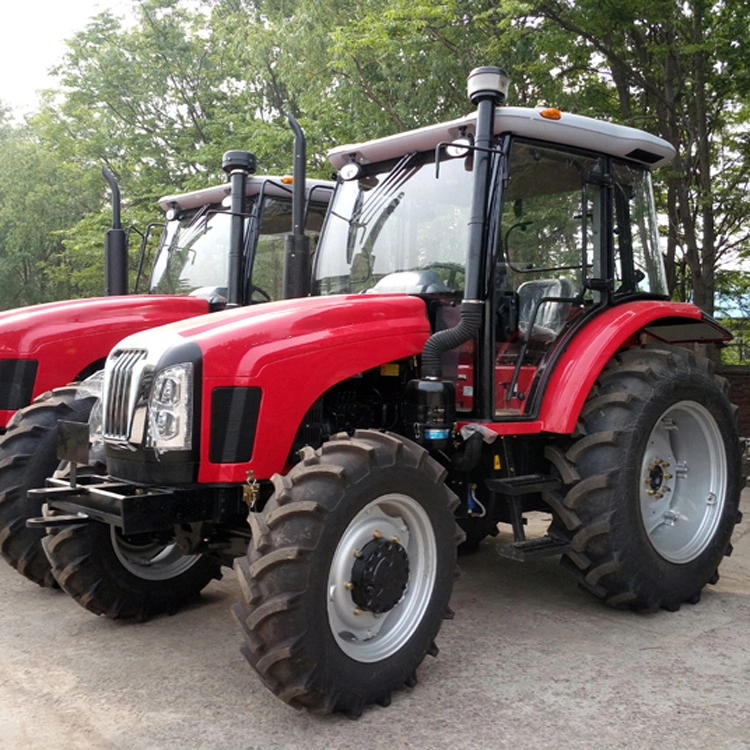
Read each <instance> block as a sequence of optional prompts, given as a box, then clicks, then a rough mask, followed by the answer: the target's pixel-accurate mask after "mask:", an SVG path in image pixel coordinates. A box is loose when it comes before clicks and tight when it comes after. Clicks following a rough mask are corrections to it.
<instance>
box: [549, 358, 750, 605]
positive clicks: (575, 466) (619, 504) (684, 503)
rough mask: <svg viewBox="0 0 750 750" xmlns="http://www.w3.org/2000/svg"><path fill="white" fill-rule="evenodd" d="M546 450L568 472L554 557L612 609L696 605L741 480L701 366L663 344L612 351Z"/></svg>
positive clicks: (720, 391)
mask: <svg viewBox="0 0 750 750" xmlns="http://www.w3.org/2000/svg"><path fill="white" fill-rule="evenodd" d="M577 435H578V437H577V438H576V439H575V440H574V441H573V443H572V445H571V446H570V447H569V448H568V449H567V451H566V452H565V454H564V456H563V453H562V452H557V451H550V452H548V455H549V456H550V458H552V460H553V462H554V463H557V465H558V469H559V472H560V475H561V476H563V477H567V478H568V480H569V485H568V487H567V493H566V494H564V496H561V497H560V498H559V500H558V502H557V509H558V513H557V520H556V521H555V523H554V524H553V530H552V533H553V534H557V535H559V536H564V537H567V539H568V540H569V541H570V544H571V548H572V549H571V551H570V552H569V553H567V556H566V557H564V558H563V563H564V564H566V566H567V567H568V568H569V569H570V570H572V572H573V573H574V574H575V575H576V577H577V578H578V580H579V582H580V583H581V585H582V586H584V587H585V588H586V589H588V590H589V591H591V592H592V593H593V594H595V595H596V596H598V597H599V598H601V599H602V600H603V601H604V602H605V603H606V604H609V605H611V606H614V607H629V608H632V609H637V610H642V611H655V610H657V609H659V608H664V609H667V610H672V611H673V610H676V609H679V607H680V605H681V604H682V603H683V602H691V603H695V602H697V601H698V600H699V599H700V595H701V590H702V589H703V587H704V586H705V585H706V584H707V583H715V582H716V581H717V580H718V567H719V564H720V563H721V560H722V558H723V557H724V555H725V554H728V552H729V551H731V545H730V538H731V535H732V530H733V529H734V525H735V523H736V522H737V521H738V520H739V517H740V516H739V512H738V506H739V498H740V492H741V490H742V486H743V480H742V476H741V475H742V471H741V451H740V442H739V437H738V434H737V428H736V419H735V410H734V408H733V407H732V405H731V404H730V403H729V400H728V398H727V396H726V394H725V389H724V387H723V384H722V383H721V381H718V380H717V379H716V378H714V377H713V374H712V372H711V367H710V365H709V363H708V362H707V361H706V360H704V359H701V358H698V357H696V356H695V355H694V354H693V353H692V352H689V351H687V350H685V349H679V348H676V347H670V346H667V345H659V346H647V347H640V348H633V349H629V350H626V351H623V352H621V353H620V354H618V355H617V356H616V357H615V358H614V359H613V360H612V362H611V363H610V364H609V365H607V367H606V368H605V369H604V371H603V372H602V374H601V376H600V377H599V379H598V381H597V384H596V386H595V387H594V389H593V390H592V392H591V394H590V395H589V397H588V400H587V401H586V404H585V405H584V407H583V410H582V412H581V417H580V421H579V424H578V429H577Z"/></svg>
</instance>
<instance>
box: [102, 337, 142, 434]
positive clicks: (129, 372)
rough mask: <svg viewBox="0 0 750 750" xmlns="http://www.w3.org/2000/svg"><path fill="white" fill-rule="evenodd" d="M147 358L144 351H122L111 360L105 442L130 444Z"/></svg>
mask: <svg viewBox="0 0 750 750" xmlns="http://www.w3.org/2000/svg"><path fill="white" fill-rule="evenodd" d="M145 358H146V351H145V350H144V349H121V350H119V351H115V352H113V353H112V354H110V356H109V361H108V362H107V373H106V380H105V386H104V425H103V433H104V437H105V438H109V439H112V440H127V439H128V438H129V437H130V423H131V419H132V410H133V409H134V408H135V405H136V400H137V398H138V395H139V382H138V381H139V379H140V376H141V372H142V369H143V368H141V367H136V365H137V364H138V363H139V362H141V360H143V359H145Z"/></svg>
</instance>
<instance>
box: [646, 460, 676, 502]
mask: <svg viewBox="0 0 750 750" xmlns="http://www.w3.org/2000/svg"><path fill="white" fill-rule="evenodd" d="M668 467H669V464H668V463H667V462H666V461H664V460H663V459H661V458H656V459H654V460H653V461H652V462H651V463H650V464H649V465H648V467H647V474H646V488H647V492H648V494H649V495H655V496H656V497H657V498H662V497H664V493H665V492H670V491H671V488H670V487H668V486H667V485H666V484H664V483H665V481H666V480H668V479H672V475H671V474H669V473H668V472H666V471H664V469H666V468H668Z"/></svg>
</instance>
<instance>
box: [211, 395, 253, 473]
mask: <svg viewBox="0 0 750 750" xmlns="http://www.w3.org/2000/svg"><path fill="white" fill-rule="evenodd" d="M261 395H262V391H261V389H260V388H214V390H213V393H212V394H211V444H210V446H209V451H208V457H209V460H210V461H211V463H215V464H236V463H245V462H246V461H249V460H250V459H251V458H252V455H253V447H254V446H255V431H256V428H257V426H258V412H259V411H260V401H261Z"/></svg>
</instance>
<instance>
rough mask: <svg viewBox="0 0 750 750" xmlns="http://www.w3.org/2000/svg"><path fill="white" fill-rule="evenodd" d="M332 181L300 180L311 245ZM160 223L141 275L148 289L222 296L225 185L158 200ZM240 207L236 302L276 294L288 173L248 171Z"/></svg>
mask: <svg viewBox="0 0 750 750" xmlns="http://www.w3.org/2000/svg"><path fill="white" fill-rule="evenodd" d="M331 189H332V185H331V183H330V182H326V181H323V180H307V181H306V198H307V200H306V203H305V209H306V210H305V233H306V235H307V236H308V237H309V238H310V247H311V252H314V250H315V245H316V244H317V239H318V237H319V235H320V229H321V227H322V224H323V218H324V217H325V213H326V209H327V207H328V200H329V198H330V194H331ZM159 205H160V206H161V207H162V209H163V210H164V212H165V215H166V223H164V224H163V225H160V226H162V227H163V229H162V233H161V238H160V240H159V244H158V248H157V251H156V254H155V258H154V262H153V265H152V270H151V275H150V278H149V280H148V291H149V293H152V294H190V295H193V296H197V297H205V298H207V299H209V300H211V301H213V302H214V304H216V305H217V306H223V305H224V304H226V300H227V297H228V285H229V253H228V249H229V248H230V247H231V242H230V237H231V231H232V210H231V196H230V185H229V184H224V185H218V186H216V187H212V188H207V189H203V190H196V191H194V192H191V193H185V194H182V195H168V196H165V197H163V198H161V199H160V200H159ZM242 213H243V215H244V216H245V217H247V219H248V224H247V228H246V230H245V232H244V240H243V242H244V247H243V250H242V253H241V254H240V257H241V258H242V259H243V261H242V268H241V269H240V277H241V280H242V284H241V288H240V294H239V296H240V300H239V303H240V304H252V303H255V302H268V301H271V300H278V299H282V298H283V296H284V289H283V277H284V252H285V249H284V246H285V237H286V236H287V234H288V233H289V230H290V228H291V227H292V184H291V179H290V178H289V177H271V176H263V177H249V178H248V179H247V185H246V190H245V200H244V205H243V206H242Z"/></svg>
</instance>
